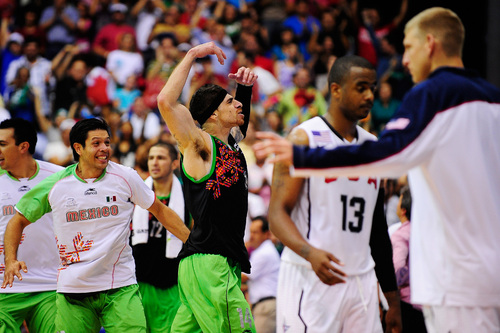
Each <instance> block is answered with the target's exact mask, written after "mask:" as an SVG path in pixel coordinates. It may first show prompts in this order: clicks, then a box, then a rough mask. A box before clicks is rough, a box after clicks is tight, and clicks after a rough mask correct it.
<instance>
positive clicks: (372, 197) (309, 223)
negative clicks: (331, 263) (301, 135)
mask: <svg viewBox="0 0 500 333" xmlns="http://www.w3.org/2000/svg"><path fill="white" fill-rule="evenodd" d="M298 127H299V128H301V129H303V130H304V131H306V133H307V135H308V137H309V146H310V147H313V148H314V147H324V148H327V149H333V148H335V147H337V146H340V145H348V144H358V143H361V142H363V141H366V140H376V137H375V136H373V135H372V134H370V133H368V132H367V131H365V130H363V129H362V128H361V127H359V126H358V127H357V130H358V138H357V139H355V140H353V142H348V141H346V140H345V139H343V138H341V137H340V135H339V134H338V133H336V132H335V131H334V130H333V128H332V127H330V126H329V125H328V124H327V123H326V121H325V120H324V119H323V118H321V117H315V118H313V119H310V120H308V121H306V122H304V123H302V124H301V125H299V126H298ZM379 187H380V181H379V179H378V178H370V177H356V178H346V177H339V178H324V177H310V178H306V180H305V183H304V187H303V189H302V193H301V194H300V197H299V200H298V202H297V204H296V206H295V208H294V209H293V211H292V215H291V217H292V220H293V221H294V222H295V224H296V226H297V228H298V229H299V231H300V233H301V234H302V236H303V237H304V238H306V239H307V240H308V241H309V243H310V244H312V245H313V246H315V247H317V248H320V249H322V250H325V251H328V252H330V253H332V254H333V255H334V256H336V257H337V258H338V259H340V260H341V261H342V262H343V263H344V264H345V266H343V267H342V270H343V271H344V272H345V273H346V274H348V275H359V274H363V273H366V272H368V271H369V270H370V269H372V268H373V267H374V261H373V259H372V257H371V250H370V246H369V243H370V234H371V229H372V218H373V212H374V210H375V205H376V202H377V196H378V192H379ZM282 259H283V260H284V261H288V262H292V263H296V264H300V265H306V266H308V267H310V264H309V262H308V261H306V260H305V259H303V258H302V257H300V256H299V255H297V254H296V253H294V252H293V251H291V250H290V249H288V248H285V250H284V251H283V254H282Z"/></svg>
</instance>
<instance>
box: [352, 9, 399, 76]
mask: <svg viewBox="0 0 500 333" xmlns="http://www.w3.org/2000/svg"><path fill="white" fill-rule="evenodd" d="M407 9H408V0H401V7H400V10H399V13H398V14H397V15H396V16H395V17H394V18H393V19H392V21H391V22H390V23H389V24H386V25H381V23H382V20H381V17H380V12H379V10H378V9H377V8H370V7H365V8H362V9H361V11H360V15H361V19H362V24H359V23H358V34H357V54H358V55H360V56H362V57H363V58H365V59H367V60H368V61H370V62H371V63H372V64H373V66H377V63H378V59H377V51H376V48H375V46H374V44H373V41H372V38H371V36H370V32H369V31H368V29H373V31H374V34H375V36H376V37H377V39H379V40H380V39H381V38H382V37H384V36H386V35H388V34H389V33H390V32H391V31H394V30H395V29H396V28H397V27H398V26H399V25H400V24H401V22H402V21H403V19H404V17H405V15H406V11H407ZM353 19H354V20H355V22H359V19H358V17H357V15H355V16H354V17H353Z"/></svg>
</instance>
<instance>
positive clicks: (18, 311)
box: [0, 118, 62, 333]
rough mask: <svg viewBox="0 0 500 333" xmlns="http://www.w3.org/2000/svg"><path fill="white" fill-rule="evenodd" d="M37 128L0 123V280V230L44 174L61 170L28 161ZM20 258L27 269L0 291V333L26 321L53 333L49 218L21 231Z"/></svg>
mask: <svg viewBox="0 0 500 333" xmlns="http://www.w3.org/2000/svg"><path fill="white" fill-rule="evenodd" d="M36 142H37V137H36V130H35V128H34V126H33V125H32V124H31V123H30V122H29V121H27V120H24V119H20V118H12V119H7V120H4V121H3V122H2V123H0V167H1V170H0V188H2V194H1V197H0V203H1V206H2V209H1V210H0V278H2V279H3V275H4V270H5V265H4V253H3V252H4V244H3V239H4V231H5V228H6V226H7V223H8V222H9V220H10V218H11V217H12V216H13V215H14V214H15V213H16V209H15V208H14V206H15V205H16V204H17V202H18V201H19V199H20V198H21V197H22V196H23V195H24V194H25V193H26V192H27V191H29V190H30V189H31V188H33V187H34V186H35V185H36V184H38V183H39V182H41V181H42V180H43V179H44V178H46V177H47V176H50V175H52V174H53V173H55V172H57V171H60V170H62V167H60V166H57V165H54V164H52V163H47V162H44V161H38V160H35V159H34V158H33V154H34V152H35V146H36ZM18 257H19V260H23V261H25V262H26V263H27V265H28V266H29V267H30V270H29V272H26V273H25V274H24V276H23V280H22V281H19V283H17V284H16V285H15V286H14V287H12V288H8V289H0V332H18V331H19V328H20V327H21V325H22V323H23V321H24V320H25V321H26V324H27V326H28V329H29V330H30V332H42V333H45V332H47V333H48V332H54V319H55V316H56V311H55V304H56V292H55V290H56V282H57V267H58V265H57V263H58V261H59V254H58V252H57V246H56V241H55V237H54V231H53V229H52V214H51V213H49V214H45V215H44V216H42V217H41V218H40V221H39V222H38V223H37V224H34V225H30V226H29V227H27V228H25V229H24V231H23V234H22V237H21V242H20V244H19V250H18Z"/></svg>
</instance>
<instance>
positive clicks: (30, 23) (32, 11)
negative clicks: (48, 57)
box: [16, 4, 47, 54]
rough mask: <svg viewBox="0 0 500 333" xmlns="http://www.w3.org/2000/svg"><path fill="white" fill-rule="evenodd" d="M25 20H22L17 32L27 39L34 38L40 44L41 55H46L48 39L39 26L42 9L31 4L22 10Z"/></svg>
mask: <svg viewBox="0 0 500 333" xmlns="http://www.w3.org/2000/svg"><path fill="white" fill-rule="evenodd" d="M21 11H22V12H23V19H22V20H20V24H19V26H18V27H17V29H16V32H18V33H20V34H21V35H23V37H24V38H25V39H27V38H28V39H29V38H33V39H35V40H37V41H38V42H39V45H40V54H45V49H46V46H47V37H46V33H45V30H43V29H42V28H41V27H40V25H39V24H38V21H39V16H40V12H41V11H40V8H38V7H37V6H36V5H33V4H29V5H26V6H24V7H23V8H22V10H21Z"/></svg>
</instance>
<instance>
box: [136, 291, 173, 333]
mask: <svg viewBox="0 0 500 333" xmlns="http://www.w3.org/2000/svg"><path fill="white" fill-rule="evenodd" d="M139 291H140V293H141V296H142V305H143V306H144V312H145V313H146V323H147V327H148V332H152V333H160V332H161V333H168V332H170V327H172V322H173V321H174V317H175V314H176V313H177V310H179V306H181V300H180V299H179V287H178V286H177V285H175V286H172V287H170V288H168V289H161V288H157V287H155V286H153V285H150V284H149V283H145V282H139Z"/></svg>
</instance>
